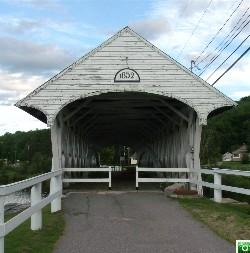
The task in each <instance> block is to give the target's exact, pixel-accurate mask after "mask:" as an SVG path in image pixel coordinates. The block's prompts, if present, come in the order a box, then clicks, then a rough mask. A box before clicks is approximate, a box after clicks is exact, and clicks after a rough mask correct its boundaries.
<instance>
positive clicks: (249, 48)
mask: <svg viewBox="0 0 250 253" xmlns="http://www.w3.org/2000/svg"><path fill="white" fill-rule="evenodd" d="M249 50H250V47H248V49H247V50H246V51H245V52H244V53H243V54H242V55H241V56H240V57H239V58H237V59H236V61H234V62H233V64H232V65H231V66H230V67H229V68H227V69H226V70H225V71H224V72H223V73H222V74H221V75H220V76H219V77H218V78H217V79H216V80H215V81H214V82H213V83H212V86H214V85H215V84H216V83H217V82H218V81H219V80H220V79H221V78H222V77H223V76H224V75H225V74H226V73H227V72H228V71H229V70H230V69H231V68H232V67H233V66H234V65H235V64H236V63H237V62H238V61H239V60H240V59H241V58H242V57H244V56H245V55H246V54H247V52H248V51H249Z"/></svg>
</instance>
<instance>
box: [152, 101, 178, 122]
mask: <svg viewBox="0 0 250 253" xmlns="http://www.w3.org/2000/svg"><path fill="white" fill-rule="evenodd" d="M153 108H154V109H155V110H157V111H158V112H159V113H161V114H163V115H164V116H165V117H166V118H168V119H169V120H170V121H172V122H173V123H174V124H176V125H177V126H180V123H179V122H178V121H176V120H175V119H174V118H172V117H170V116H169V115H168V114H167V113H166V112H164V111H163V110H161V109H160V108H158V107H156V106H154V107H153Z"/></svg>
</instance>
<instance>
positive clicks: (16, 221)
mask: <svg viewBox="0 0 250 253" xmlns="http://www.w3.org/2000/svg"><path fill="white" fill-rule="evenodd" d="M61 175H62V171H61V170H57V171H52V172H48V173H45V174H42V175H39V176H36V177H32V178H29V179H26V180H22V181H19V182H16V183H12V184H8V185H2V186H0V253H4V237H5V236H6V235H7V234H8V233H10V232H11V231H12V230H14V229H15V228H16V227H18V226H19V225H20V224H21V223H23V222H24V221H25V220H27V219H28V218H30V217H31V230H39V229H41V228H42V208H43V207H45V206H46V205H48V204H49V203H51V212H56V211H59V210H60V209H61V195H62V183H61ZM49 179H50V194H49V195H48V196H47V197H45V198H42V182H44V181H46V180H49ZM29 187H31V206H30V207H29V208H27V209H25V210H24V211H22V212H21V213H19V214H17V215H16V216H14V217H13V218H11V219H10V220H8V221H6V222H5V219H4V200H5V197H6V196H7V195H10V194H12V193H14V192H17V191H21V190H23V189H26V188H29Z"/></svg>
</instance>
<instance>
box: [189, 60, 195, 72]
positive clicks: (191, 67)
mask: <svg viewBox="0 0 250 253" xmlns="http://www.w3.org/2000/svg"><path fill="white" fill-rule="evenodd" d="M194 66H195V61H194V60H191V66H190V70H191V72H192V73H193V68H194Z"/></svg>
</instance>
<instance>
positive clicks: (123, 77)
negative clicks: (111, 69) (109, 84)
mask: <svg viewBox="0 0 250 253" xmlns="http://www.w3.org/2000/svg"><path fill="white" fill-rule="evenodd" d="M114 82H115V83H122V82H124V83H138V82H140V76H139V75H138V73H137V72H136V71H135V70H134V69H130V68H125V69H121V70H119V71H118V72H117V73H116V74H115V78H114Z"/></svg>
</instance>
